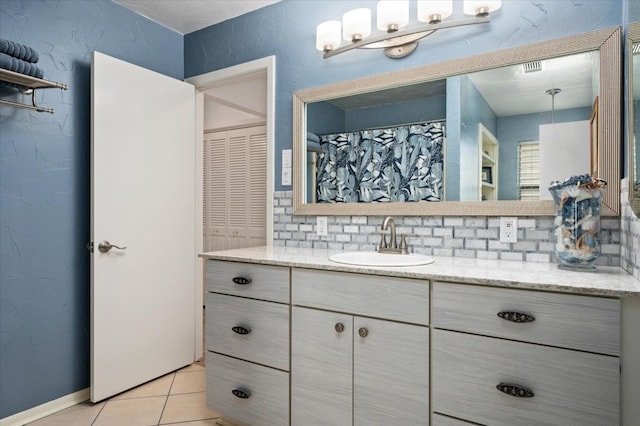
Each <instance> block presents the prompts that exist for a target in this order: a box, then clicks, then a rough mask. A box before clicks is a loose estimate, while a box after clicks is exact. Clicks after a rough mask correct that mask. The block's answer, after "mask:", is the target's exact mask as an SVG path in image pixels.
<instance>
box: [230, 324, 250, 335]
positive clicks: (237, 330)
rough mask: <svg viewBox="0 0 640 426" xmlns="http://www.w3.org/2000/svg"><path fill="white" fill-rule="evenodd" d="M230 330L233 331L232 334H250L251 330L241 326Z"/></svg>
mask: <svg viewBox="0 0 640 426" xmlns="http://www.w3.org/2000/svg"><path fill="white" fill-rule="evenodd" d="M231 330H233V332H234V333H236V334H243V335H244V334H249V333H251V329H250V328H244V327H242V326H239V325H237V326H235V327H231Z"/></svg>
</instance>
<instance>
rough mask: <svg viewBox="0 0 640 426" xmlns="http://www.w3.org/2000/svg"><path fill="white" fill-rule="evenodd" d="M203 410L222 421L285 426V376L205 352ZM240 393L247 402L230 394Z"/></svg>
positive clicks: (287, 392)
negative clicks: (212, 411) (215, 412)
mask: <svg viewBox="0 0 640 426" xmlns="http://www.w3.org/2000/svg"><path fill="white" fill-rule="evenodd" d="M206 362H207V373H206V374H207V406H208V407H209V408H211V409H212V410H215V411H218V412H219V413H220V414H221V415H222V417H223V418H224V419H225V420H230V421H235V422H241V423H246V424H249V425H265V426H269V425H273V426H282V425H288V424H289V373H286V372H283V371H279V370H274V369H273V368H269V367H263V366H261V365H257V364H252V363H250V362H246V361H241V360H238V359H234V358H229V357H226V356H224V355H218V354H214V353H211V352H207V360H206ZM234 390H240V391H242V392H244V393H245V394H247V395H245V396H248V397H247V398H240V397H238V396H236V395H235V394H234V393H233V391H234Z"/></svg>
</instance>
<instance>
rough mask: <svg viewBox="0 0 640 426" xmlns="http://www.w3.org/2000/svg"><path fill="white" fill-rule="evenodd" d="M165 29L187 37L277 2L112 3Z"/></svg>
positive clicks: (147, 0)
mask: <svg viewBox="0 0 640 426" xmlns="http://www.w3.org/2000/svg"><path fill="white" fill-rule="evenodd" d="M113 1H114V2H116V3H118V4H120V5H122V6H124V7H126V8H127V9H130V10H132V11H134V12H136V13H137V14H139V15H142V16H145V17H147V18H149V19H151V20H152V21H155V22H157V23H159V24H162V25H164V26H165V27H167V28H171V29H172V30H174V31H176V32H179V33H180V34H189V33H191V32H194V31H197V30H200V29H202V28H205V27H208V26H210V25H213V24H217V23H219V22H223V21H226V20H228V19H231V18H235V17H236V16H240V15H244V14H245V13H249V12H252V11H254V10H257V9H260V8H263V7H265V6H269V5H270V4H273V3H277V2H278V1H280V0H113Z"/></svg>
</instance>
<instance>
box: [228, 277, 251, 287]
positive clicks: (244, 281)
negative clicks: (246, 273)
mask: <svg viewBox="0 0 640 426" xmlns="http://www.w3.org/2000/svg"><path fill="white" fill-rule="evenodd" d="M231 281H233V282H234V283H236V284H238V285H247V284H251V278H245V277H233V278H232V279H231Z"/></svg>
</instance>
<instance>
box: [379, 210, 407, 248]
mask: <svg viewBox="0 0 640 426" xmlns="http://www.w3.org/2000/svg"><path fill="white" fill-rule="evenodd" d="M387 228H388V229H389V231H390V233H391V235H390V236H389V239H390V240H391V241H389V242H388V243H387V235H386V232H387ZM380 235H381V236H380V243H379V244H378V252H379V253H396V254H409V249H408V248H407V241H406V239H405V236H404V235H401V238H400V247H398V241H397V240H396V222H395V221H394V220H393V218H392V217H391V216H387V217H385V218H384V220H383V221H382V230H381V232H380Z"/></svg>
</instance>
